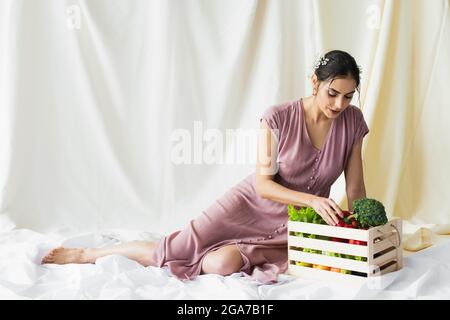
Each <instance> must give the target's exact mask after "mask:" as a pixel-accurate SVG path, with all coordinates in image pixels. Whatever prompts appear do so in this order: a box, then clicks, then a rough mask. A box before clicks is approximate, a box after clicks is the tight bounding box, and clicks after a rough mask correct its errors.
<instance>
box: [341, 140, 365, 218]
mask: <svg viewBox="0 0 450 320" xmlns="http://www.w3.org/2000/svg"><path fill="white" fill-rule="evenodd" d="M362 142H363V140H362V139H361V141H359V142H357V143H356V144H355V145H354V147H353V150H352V152H351V154H350V159H349V160H348V161H347V166H346V167H345V171H344V172H345V182H346V192H347V202H348V209H349V211H353V200H357V199H361V198H365V197H366V187H365V185H364V174H363V165H362V156H361V153H362Z"/></svg>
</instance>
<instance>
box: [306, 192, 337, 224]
mask: <svg viewBox="0 0 450 320" xmlns="http://www.w3.org/2000/svg"><path fill="white" fill-rule="evenodd" d="M309 206H310V207H311V208H313V209H314V211H316V212H317V213H318V214H319V215H320V216H321V217H322V218H323V220H325V222H326V223H328V224H329V225H331V226H335V225H337V224H338V223H339V218H338V216H339V217H341V218H343V217H344V214H343V213H342V210H341V208H339V206H338V205H337V204H336V202H334V200H333V199H329V198H323V197H317V196H314V197H313V198H312V199H311V201H310V203H309Z"/></svg>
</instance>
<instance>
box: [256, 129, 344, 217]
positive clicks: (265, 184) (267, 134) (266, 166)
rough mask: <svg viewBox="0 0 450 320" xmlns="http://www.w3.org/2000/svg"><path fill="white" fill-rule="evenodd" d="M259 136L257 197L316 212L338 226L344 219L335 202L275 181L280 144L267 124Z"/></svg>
mask: <svg viewBox="0 0 450 320" xmlns="http://www.w3.org/2000/svg"><path fill="white" fill-rule="evenodd" d="M260 129H261V130H260V132H259V133H260V134H259V135H258V138H259V139H258V154H257V161H256V182H255V189H256V193H257V194H258V195H259V196H261V197H262V198H264V199H269V200H272V201H277V202H280V203H283V204H293V205H295V206H299V207H304V206H308V207H311V208H313V209H314V210H315V211H316V212H317V213H318V214H319V215H320V216H321V217H322V218H323V219H324V220H325V222H326V223H328V224H329V225H336V224H337V223H338V222H339V220H338V217H337V216H338V215H339V216H341V217H343V213H342V211H341V209H340V208H339V206H338V205H337V204H336V202H334V200H332V199H328V198H322V197H318V196H316V195H313V194H309V193H304V192H298V191H295V190H291V189H289V188H286V187H284V186H282V185H281V184H279V183H276V182H275V181H273V177H274V175H275V174H276V173H277V171H278V164H277V162H276V161H277V153H278V141H277V138H276V137H275V136H274V135H273V134H272V132H271V130H270V127H269V126H268V125H267V124H266V123H265V122H264V121H263V122H262V123H261V127H260Z"/></svg>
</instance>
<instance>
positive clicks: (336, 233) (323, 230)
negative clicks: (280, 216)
mask: <svg viewBox="0 0 450 320" xmlns="http://www.w3.org/2000/svg"><path fill="white" fill-rule="evenodd" d="M288 228H289V231H295V232H303V233H312V234H317V235H321V236H328V237H336V238H344V239H353V240H361V241H367V240H368V239H369V233H368V230H362V229H352V228H343V227H334V226H329V225H324V224H314V223H305V222H298V221H288Z"/></svg>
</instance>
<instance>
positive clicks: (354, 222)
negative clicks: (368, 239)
mask: <svg viewBox="0 0 450 320" xmlns="http://www.w3.org/2000/svg"><path fill="white" fill-rule="evenodd" d="M352 227H353V228H358V222H357V221H356V220H352Z"/></svg>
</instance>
